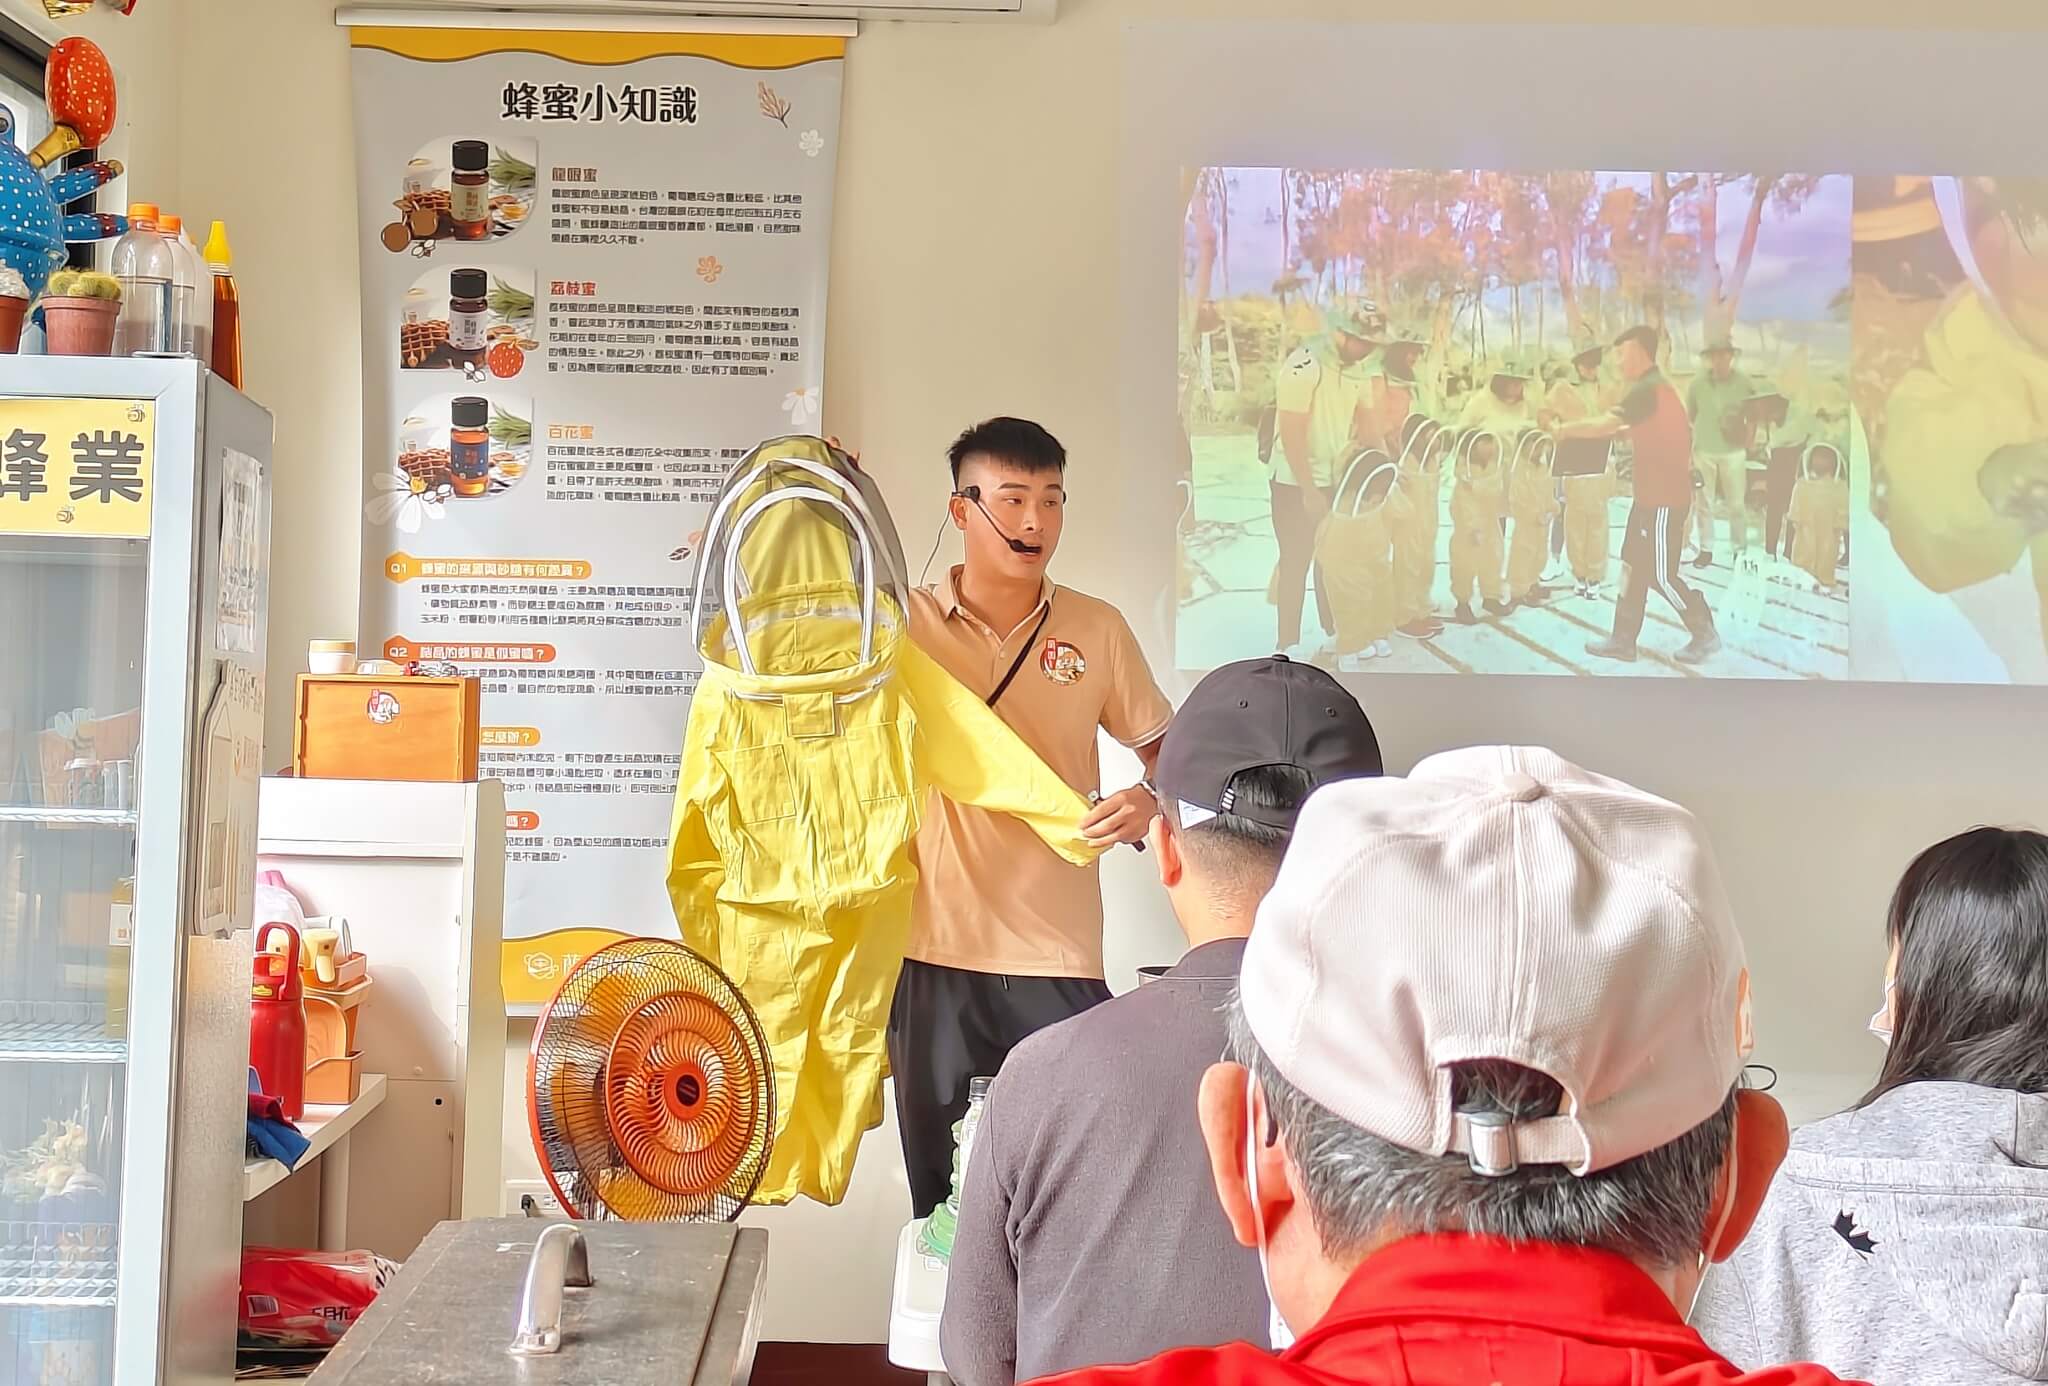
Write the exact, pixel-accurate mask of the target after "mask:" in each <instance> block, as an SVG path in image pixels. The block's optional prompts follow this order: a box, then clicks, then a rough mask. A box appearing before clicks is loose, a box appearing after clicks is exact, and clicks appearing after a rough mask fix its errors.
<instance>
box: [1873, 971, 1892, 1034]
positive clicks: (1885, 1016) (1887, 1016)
mask: <svg viewBox="0 0 2048 1386" xmlns="http://www.w3.org/2000/svg"><path fill="white" fill-rule="evenodd" d="M1897 985H1898V979H1897V978H1896V977H1888V978H1886V979H1885V984H1884V1004H1883V1005H1882V1006H1879V1007H1878V1008H1877V1014H1876V1015H1874V1016H1872V1017H1870V1033H1871V1034H1873V1035H1876V1036H1877V1037H1878V1038H1879V1039H1881V1040H1883V1041H1884V1043H1885V1047H1886V1048H1890V1047H1891V1042H1892V989H1893V988H1894V987H1896V986H1897Z"/></svg>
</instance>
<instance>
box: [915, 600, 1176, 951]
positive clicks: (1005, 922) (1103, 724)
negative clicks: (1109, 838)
mask: <svg viewBox="0 0 2048 1386" xmlns="http://www.w3.org/2000/svg"><path fill="white" fill-rule="evenodd" d="M959 573H960V570H959V569H958V568H957V567H956V568H954V569H953V571H952V572H950V573H948V574H947V575H946V578H945V580H944V581H942V582H938V583H935V584H933V585H932V586H930V587H921V588H918V589H917V590H916V591H914V592H912V593H911V596H910V633H911V638H912V639H914V640H916V641H917V643H918V645H919V646H920V647H921V648H922V649H923V650H924V651H925V653H927V654H929V655H930V656H931V657H932V658H933V659H935V660H937V661H938V662H939V663H940V664H941V665H942V666H944V667H945V669H946V671H947V672H948V673H950V674H952V675H953V677H954V678H956V679H958V680H960V682H961V683H963V684H965V685H967V687H968V688H969V689H971V690H972V691H973V692H974V693H976V694H977V695H980V696H983V697H986V696H987V695H988V694H989V693H990V692H992V691H994V689H995V686H996V685H997V684H998V683H1001V682H1002V679H1003V675H1004V674H1005V673H1006V672H1008V670H1009V668H1010V663H1011V661H1012V660H1014V659H1015V658H1016V657H1017V651H1018V650H1019V649H1020V648H1021V647H1022V645H1023V643H1024V641H1026V640H1027V639H1030V638H1031V632H1032V628H1033V627H1034V626H1037V625H1038V618H1039V616H1040V615H1041V614H1044V615H1045V624H1044V626H1043V627H1042V628H1040V629H1039V631H1038V636H1037V639H1036V640H1035V641H1033V653H1031V654H1029V655H1026V656H1025V659H1024V663H1023V665H1022V667H1020V668H1019V669H1018V670H1017V677H1016V678H1015V679H1013V680H1011V682H1010V687H1009V689H1008V691H1006V692H1005V693H1004V694H1003V696H1002V700H1001V701H1000V702H998V703H997V704H996V713H997V715H998V716H1000V717H1001V718H1002V719H1003V720H1004V721H1005V722H1007V723H1009V724H1010V726H1011V728H1012V729H1013V730H1014V731H1015V732H1016V733H1017V735H1019V736H1021V737H1022V738H1024V743H1025V744H1026V745H1028V746H1030V747H1031V748H1032V749H1033V750H1035V751H1037V752H1038V754H1039V757H1040V758H1041V759H1042V760H1044V761H1045V763H1046V764H1047V765H1048V766H1050V767H1051V768H1052V771H1053V773H1054V774H1056V775H1058V776H1059V777H1060V778H1061V779H1063V780H1065V781H1066V782H1067V783H1068V784H1070V785H1072V786H1073V787H1074V788H1075V789H1077V790H1079V791H1080V792H1081V793H1083V794H1087V793H1089V792H1091V791H1093V790H1095V789H1098V788H1100V787H1101V786H1100V784H1099V781H1100V778H1101V774H1102V765H1101V758H1100V756H1099V755H1098V754H1097V747H1096V739H1095V731H1096V728H1098V727H1100V728H1103V729H1104V730H1106V731H1108V733H1109V734H1110V735H1111V736H1113V737H1115V738H1116V739H1117V740H1118V741H1121V742H1122V743H1123V744H1124V745H1126V746H1130V747H1134V748H1135V747H1138V746H1144V745H1147V744H1149V743H1150V742H1153V741H1156V740H1158V739H1159V737H1160V736H1161V735H1163V734H1164V733H1165V731H1166V724H1167V722H1168V721H1169V720H1171V718H1172V716H1173V705H1172V704H1171V703H1169V702H1167V701H1166V695H1165V694H1164V693H1161V692H1160V691H1159V685H1158V684H1156V683H1154V682H1153V681H1152V671H1151V670H1150V669H1149V668H1148V667H1147V666H1146V664H1145V655H1144V652H1143V651H1142V650H1141V649H1139V647H1138V639H1137V637H1136V636H1134V635H1133V634H1131V628H1130V626H1129V625H1127V624H1125V622H1124V618H1123V616H1122V614H1121V613H1120V612H1118V611H1117V609H1116V608H1115V607H1113V606H1111V605H1110V604H1109V603H1108V602H1104V601H1098V600H1097V599H1095V598H1094V597H1091V596H1088V595H1087V594H1086V593H1083V592H1076V591H1075V590H1074V589H1073V588H1071V587H1059V586H1055V585H1054V584H1053V582H1052V581H1051V580H1050V579H1047V580H1046V583H1045V592H1044V596H1043V597H1042V598H1041V600H1040V602H1039V605H1038V607H1037V608H1036V609H1035V610H1033V611H1032V612H1031V614H1030V615H1028V616H1026V617H1025V618H1024V619H1023V621H1021V622H1019V623H1018V625H1017V628H1016V629H1015V630H1010V631H1002V632H997V631H994V630H991V629H990V628H989V627H988V626H987V625H985V624H984V623H983V622H982V621H981V620H980V618H978V617H976V616H975V615H974V614H973V613H971V612H969V611H968V610H967V609H966V608H965V607H963V606H961V605H960V601H959V598H958V596H957V595H956V594H955V591H954V583H955V581H956V580H957V579H958V577H959ZM917 862H918V881H917V902H916V905H915V906H914V908H913V911H912V916H911V926H910V946H909V948H907V949H906V950H905V955H906V956H908V957H910V958H913V959H915V960H917V961H918V962H925V963H934V964H937V965H938V966H941V967H958V968H964V969H966V970H967V971H970V972H995V973H1004V974H1007V975H1010V976H1015V977H1100V976H1102V888H1101V885H1100V884H1099V882H1098V879H1097V873H1096V868H1095V867H1094V866H1092V865H1091V866H1087V867H1078V866H1072V865H1069V864H1068V863H1067V862H1064V861H1062V860H1060V858H1059V857H1057V856H1055V855H1054V854H1053V851H1052V849H1051V848H1050V847H1047V846H1046V845H1045V844H1044V843H1043V842H1041V841H1039V839H1038V837H1037V836H1036V835H1035V834H1034V833H1033V832H1032V831H1031V830H1030V829H1029V828H1027V827H1025V826H1024V825H1023V824H1022V823H1019V822H1018V821H1017V820H1016V819H1014V818H1011V817H1009V816H1008V815H1006V814H1000V813H990V812H988V811H986V810H984V809H975V808H963V807H961V806H960V805H959V804H956V803H954V802H953V801H952V800H950V799H948V798H946V797H944V796H943V795H941V794H939V793H937V792H936V791H934V792H933V794H932V797H931V803H930V804H929V805H927V806H926V810H925V819H924V827H923V829H922V830H921V831H920V832H919V833H918V838H917Z"/></svg>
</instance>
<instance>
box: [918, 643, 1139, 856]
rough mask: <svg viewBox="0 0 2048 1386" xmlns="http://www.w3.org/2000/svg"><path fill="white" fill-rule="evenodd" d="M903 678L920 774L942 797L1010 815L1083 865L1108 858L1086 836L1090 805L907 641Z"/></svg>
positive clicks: (1001, 721) (951, 677) (923, 653)
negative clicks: (913, 718)
mask: <svg viewBox="0 0 2048 1386" xmlns="http://www.w3.org/2000/svg"><path fill="white" fill-rule="evenodd" d="M896 677H897V678H899V679H901V680H902V681H903V692H904V697H905V699H906V700H907V701H908V702H909V703H910V705H911V707H912V709H913V710H914V711H915V712H916V714H917V768H918V773H919V774H920V776H922V777H923V778H924V779H926V780H928V781H929V782H930V783H931V784H932V785H934V786H935V787H936V788H937V789H938V791H939V793H941V794H943V795H945V796H946V797H947V798H948V799H951V800H952V801H953V802H954V803H956V804H966V805H968V806H970V807H972V808H979V809H987V810H989V811H990V812H992V813H1007V814H1009V815H1010V816H1011V817H1012V818H1015V819H1017V820H1018V821H1020V822H1022V823H1023V824H1024V825H1025V826H1026V827H1028V828H1030V829H1031V831H1032V832H1034V833H1036V834H1038V836H1039V837H1040V838H1041V839H1042V840H1043V841H1044V842H1045V845H1046V846H1048V847H1050V848H1052V849H1053V851H1055V852H1057V853H1059V854H1060V855H1061V856H1062V857H1065V858H1066V859H1067V860H1068V861H1070V862H1072V863H1073V864H1074V865H1076V866H1086V865H1087V864H1088V863H1089V862H1091V861H1094V860H1095V859H1096V858H1097V857H1099V856H1101V855H1102V852H1103V849H1102V848H1100V847H1097V846H1094V845H1092V844H1091V843H1090V842H1089V841H1088V839H1086V838H1085V837H1083V836H1081V820H1082V819H1083V818H1086V817H1087V816H1088V801H1087V800H1086V799H1084V798H1083V797H1081V795H1080V794H1078V793H1076V792H1075V790H1074V788H1073V786H1071V785H1069V784H1068V783H1067V782H1066V781H1065V780H1063V779H1061V778H1060V777H1059V776H1058V775H1055V774H1054V773H1053V772H1052V771H1051V769H1049V768H1048V767H1047V766H1046V763H1045V762H1044V761H1042V760H1040V759H1039V758H1038V753H1037V752H1036V751H1034V750H1032V749H1031V748H1030V747H1029V746H1027V745H1025V744H1024V741H1023V739H1022V738H1020V737H1019V736H1018V735H1017V733H1016V732H1014V731H1012V730H1010V726H1009V724H1008V723H1006V722H1005V721H1003V719H1002V718H1000V717H998V716H996V714H995V713H994V712H993V711H991V710H990V709H989V706H988V705H987V704H986V703H984V702H982V700H981V699H979V698H977V697H975V696H974V695H973V694H972V693H970V692H968V691H967V689H966V688H965V687H964V686H962V684H961V683H960V681H959V680H957V679H955V678H954V677H953V676H952V675H951V674H949V673H947V672H946V671H945V670H944V669H942V668H940V667H939V665H938V664H937V662H935V661H934V660H933V659H932V658H931V656H929V655H927V654H926V653H925V652H924V651H923V650H920V649H918V648H917V646H916V645H914V644H912V643H910V642H908V641H905V642H904V646H903V652H902V654H901V656H900V657H899V658H898V660H897V664H896Z"/></svg>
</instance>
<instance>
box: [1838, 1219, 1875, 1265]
mask: <svg viewBox="0 0 2048 1386" xmlns="http://www.w3.org/2000/svg"><path fill="white" fill-rule="evenodd" d="M1835 1235H1836V1236H1838V1237H1840V1238H1841V1239H1842V1240H1843V1241H1845V1242H1847V1243H1848V1244H1849V1249H1850V1250H1851V1251H1853V1252H1855V1253H1856V1254H1857V1255H1858V1256H1861V1257H1862V1258H1863V1259H1864V1260H1866V1261H1867V1260H1869V1259H1870V1256H1871V1253H1873V1252H1875V1251H1876V1250H1877V1243H1876V1242H1875V1241H1874V1240H1872V1238H1871V1236H1870V1234H1869V1233H1868V1232H1860V1231H1858V1230H1857V1228H1856V1215H1855V1214H1854V1213H1837V1214H1836V1215H1835Z"/></svg>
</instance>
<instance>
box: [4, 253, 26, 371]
mask: <svg viewBox="0 0 2048 1386" xmlns="http://www.w3.org/2000/svg"><path fill="white" fill-rule="evenodd" d="M27 314H28V281H27V280H26V279H23V278H22V277H21V274H20V272H19V271H18V270H15V269H14V268H12V267H11V266H9V265H7V264H4V263H0V356H4V355H8V354H11V353H12V352H13V351H15V350H16V349H17V348H18V347H20V345H21V321H22V319H23V318H24V317H26V316H27Z"/></svg>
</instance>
